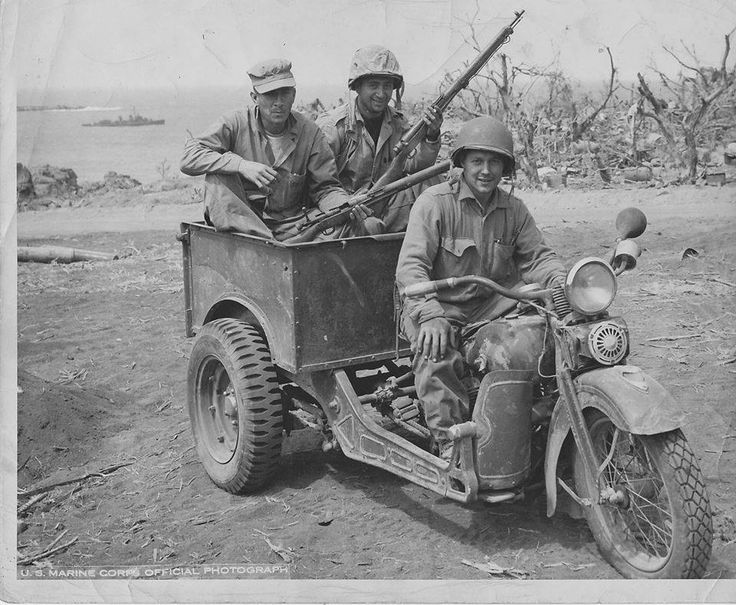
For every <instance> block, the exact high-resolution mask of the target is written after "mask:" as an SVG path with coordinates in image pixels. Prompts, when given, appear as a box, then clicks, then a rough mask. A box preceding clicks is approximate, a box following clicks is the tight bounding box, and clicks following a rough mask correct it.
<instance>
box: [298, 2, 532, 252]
mask: <svg viewBox="0 0 736 605" xmlns="http://www.w3.org/2000/svg"><path fill="white" fill-rule="evenodd" d="M514 15H515V17H514V20H513V21H512V22H511V24H510V25H508V26H506V27H504V28H503V29H502V30H501V31H500V32H499V33H498V35H497V36H496V37H495V38H494V39H493V40H492V41H491V43H490V44H489V45H488V46H487V47H486V48H484V49H483V50H482V51H481V52H480V53H479V54H478V56H477V57H476V58H475V60H474V61H473V62H472V63H471V64H470V65H469V66H468V67H467V68H466V69H465V71H464V72H463V73H462V74H460V76H459V77H458V78H457V79H456V80H455V81H454V82H453V83H452V86H450V88H448V89H447V90H446V91H445V92H443V93H442V94H441V95H440V96H439V97H437V99H436V100H435V101H434V103H432V107H433V108H435V109H436V110H437V111H438V112H439V113H442V112H443V111H444V110H445V109H446V108H447V106H448V105H449V104H450V102H451V101H452V100H453V99H454V98H455V97H456V96H457V94H458V93H459V92H460V91H461V90H463V89H464V88H467V86H468V84H470V80H471V78H473V76H475V75H476V74H477V73H478V72H479V71H480V70H481V69H482V68H483V66H484V65H485V64H486V63H487V62H488V61H489V60H490V58H491V57H492V56H493V55H494V54H495V53H496V51H497V50H498V49H499V48H500V47H501V46H502V45H503V44H505V43H506V42H507V41H508V39H509V38H510V37H511V34H513V33H514V27H516V25H517V24H518V23H519V21H521V18H522V16H523V15H524V11H523V10H522V11H519V12H515V13H514ZM426 132H427V125H426V124H425V123H424V121H423V120H419V121H418V122H417V123H416V124H414V126H412V127H411V128H410V129H409V130H408V131H407V132H406V133H405V134H404V136H403V137H402V138H401V140H400V141H399V142H398V143H396V145H395V146H394V149H393V151H394V159H393V161H392V162H391V164H390V165H389V167H388V169H387V170H386V172H384V173H383V175H382V176H381V178H379V179H378V180H377V181H376V182H375V183H374V184H373V186H372V187H371V188H370V189H369V190H368V191H367V192H366V193H363V194H359V195H356V196H354V197H352V198H351V199H350V201H349V202H347V203H345V204H343V205H342V206H338V207H337V208H335V209H334V210H330V211H329V212H326V213H320V214H316V215H314V216H311V217H308V218H307V219H306V220H305V221H304V222H303V223H301V224H300V225H299V227H298V229H299V233H298V234H297V235H295V236H293V237H291V238H289V239H287V240H285V241H284V243H285V244H300V243H304V242H310V241H312V240H314V238H315V237H317V236H318V235H319V234H320V233H322V232H325V231H328V230H329V229H333V228H335V227H337V226H338V225H342V224H343V223H345V222H346V221H347V220H348V219H349V218H350V213H351V212H352V210H353V208H354V207H355V206H359V205H364V206H370V205H371V204H374V203H377V202H380V201H385V200H386V199H387V198H388V197H391V196H392V195H394V194H396V193H398V192H399V191H403V190H404V189H408V188H409V187H413V186H414V185H416V184H417V183H421V182H422V181H424V180H426V179H429V178H431V177H433V176H436V175H438V174H442V173H443V172H445V171H447V170H449V169H450V166H451V164H450V161H449V160H447V161H444V162H440V163H439V164H435V165H434V166H430V167H429V168H425V169H424V170H420V171H418V172H415V173H414V174H410V175H408V176H405V177H403V178H400V177H401V175H403V174H404V166H405V165H406V160H407V159H408V158H409V154H410V153H411V152H412V151H413V150H414V148H415V147H416V146H417V145H418V144H419V142H420V141H421V140H422V139H423V138H424V136H425V134H426Z"/></svg>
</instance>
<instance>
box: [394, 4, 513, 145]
mask: <svg viewBox="0 0 736 605" xmlns="http://www.w3.org/2000/svg"><path fill="white" fill-rule="evenodd" d="M514 14H515V15H516V16H515V18H514V20H513V21H512V22H511V24H510V25H507V26H506V27H504V28H503V29H502V30H501V31H500V32H499V33H498V35H496V37H495V38H494V39H493V40H492V41H491V43H490V44H489V45H488V46H486V47H485V48H484V49H483V51H481V52H480V54H478V56H477V57H476V58H475V60H474V61H473V62H472V63H471V64H470V65H469V66H468V67H467V68H466V69H465V71H464V72H463V73H462V75H461V76H460V77H458V78H457V79H456V80H455V81H454V82H453V83H452V86H450V88H448V89H447V90H446V91H445V92H444V93H442V94H441V95H440V96H439V97H437V99H436V100H435V102H434V103H432V107H434V108H435V109H437V110H439V111H444V110H445V109H446V108H447V106H448V105H449V104H450V103H451V102H452V100H453V99H454V98H455V96H456V95H457V94H458V93H459V92H460V91H461V90H463V89H464V88H466V87H467V86H468V84H470V79H471V78H472V77H473V76H475V75H476V74H477V73H478V72H479V71H480V70H481V68H482V67H483V66H484V65H485V64H486V63H487V62H488V60H489V59H490V58H491V57H492V56H493V55H494V54H495V53H496V51H497V50H498V49H499V48H500V47H501V46H502V45H503V44H504V43H505V42H506V40H507V39H508V38H509V37H510V36H511V34H513V33H514V27H516V25H517V24H518V23H519V21H521V18H522V17H523V16H524V11H523V10H522V11H517V12H515V13H514ZM424 127H425V124H424V122H423V121H422V120H419V121H417V122H416V123H415V124H414V125H413V126H412V127H411V128H410V129H409V130H408V131H407V132H406V134H404V136H403V137H401V140H400V141H399V142H398V143H396V145H395V146H394V154H397V155H398V154H399V153H401V151H402V150H403V149H404V148H405V147H407V146H408V145H409V144H410V143H411V141H412V140H413V139H414V138H415V137H416V136H417V135H419V133H420V132H421V131H422V129H423V128H424Z"/></svg>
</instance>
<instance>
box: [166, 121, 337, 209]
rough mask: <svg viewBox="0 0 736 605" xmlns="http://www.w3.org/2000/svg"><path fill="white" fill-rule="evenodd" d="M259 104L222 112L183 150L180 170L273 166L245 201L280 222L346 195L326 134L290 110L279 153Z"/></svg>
mask: <svg viewBox="0 0 736 605" xmlns="http://www.w3.org/2000/svg"><path fill="white" fill-rule="evenodd" d="M258 113H259V112H258V108H257V107H251V108H249V109H247V110H242V109H241V110H236V111H233V112H230V113H228V114H226V115H224V116H222V117H221V118H220V119H219V120H218V121H217V122H215V123H214V124H212V125H211V126H210V127H209V128H207V129H206V130H205V131H204V132H203V133H202V134H200V135H199V136H198V137H192V138H190V139H189V140H188V141H187V142H186V145H185V148H184V156H183V158H182V160H181V171H182V172H183V173H184V174H187V175H189V176H198V175H202V174H209V173H219V174H224V175H237V174H239V172H238V167H239V165H240V163H241V162H242V161H243V160H249V161H253V162H260V163H262V164H266V165H267V166H271V167H272V168H273V169H274V170H276V172H277V176H276V178H275V179H274V181H273V182H272V183H271V184H270V186H269V187H267V188H264V189H262V190H259V189H258V187H257V186H256V185H255V183H250V182H249V181H247V180H245V179H243V181H244V182H245V183H246V184H250V185H252V191H250V190H249V191H248V192H247V198H248V200H247V201H248V202H249V203H251V204H252V205H253V206H255V207H256V209H257V210H258V212H259V213H261V214H262V216H263V219H264V220H268V221H270V222H276V223H279V222H281V221H288V220H289V219H293V218H294V217H295V216H297V215H299V214H300V210H301V209H302V208H303V207H307V208H312V207H314V206H316V205H318V206H319V207H320V209H322V210H329V209H331V208H334V207H336V206H339V205H341V204H342V203H344V202H346V201H347V199H348V196H347V194H346V193H345V191H344V190H343V189H342V188H341V187H340V181H339V180H338V178H337V170H336V167H335V160H334V158H333V156H332V152H331V151H330V147H329V145H328V144H327V139H326V138H325V135H324V133H323V132H322V131H321V130H320V129H319V128H317V126H316V125H315V124H314V123H313V122H312V121H311V120H309V119H307V118H305V117H304V116H303V115H301V114H299V113H297V112H294V111H292V112H291V115H290V116H289V118H288V121H287V124H286V129H285V131H284V134H283V138H282V140H281V145H280V147H281V149H280V150H279V151H280V152H281V153H280V155H281V157H280V158H279V159H278V161H277V160H276V158H275V157H274V150H273V148H272V146H271V144H270V142H269V140H268V136H267V135H266V132H265V130H264V129H263V126H262V125H261V122H260V120H259V119H258Z"/></svg>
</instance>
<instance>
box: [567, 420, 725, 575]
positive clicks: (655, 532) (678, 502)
mask: <svg viewBox="0 0 736 605" xmlns="http://www.w3.org/2000/svg"><path fill="white" fill-rule="evenodd" d="M586 418H587V423H588V428H589V431H590V436H591V439H592V442H593V448H594V450H595V452H596V458H597V459H598V460H597V463H598V467H599V468H600V467H601V466H603V470H602V472H601V473H599V477H600V479H601V484H600V485H601V487H603V486H604V485H608V486H612V487H613V490H608V491H607V492H604V493H603V494H602V490H601V487H598V485H597V481H596V479H595V478H593V477H590V476H589V475H588V474H587V473H586V472H585V467H584V464H583V460H582V457H581V455H580V453H579V451H577V450H576V452H575V457H574V460H573V471H574V474H575V485H576V487H577V490H578V495H579V496H580V497H582V498H588V499H589V500H590V502H591V506H586V507H584V514H585V517H586V520H587V522H588V525H589V527H590V529H591V531H592V533H593V536H594V538H595V541H596V542H597V544H598V548H599V550H600V552H601V554H602V555H603V557H604V558H605V559H606V560H607V561H608V562H609V563H610V564H611V565H612V566H613V567H614V568H616V569H617V570H618V571H619V573H621V575H623V576H624V577H626V578H638V579H664V578H701V577H703V574H704V573H705V571H706V567H707V565H708V561H709V559H710V554H711V548H712V541H713V526H712V517H711V508H710V502H709V500H708V495H707V492H706V489H705V483H704V482H703V478H702V474H701V472H700V468H699V467H698V464H697V461H696V460H695V455H694V454H693V452H692V450H691V449H690V446H689V445H688V442H687V440H686V439H685V437H684V435H683V434H682V432H681V431H680V430H679V429H677V430H674V431H669V432H667V433H661V434H657V435H635V434H631V433H628V432H626V431H622V430H617V429H616V427H615V426H614V424H613V423H612V422H611V420H610V419H609V418H608V417H607V416H606V415H605V414H603V413H601V412H600V411H598V410H589V412H588V413H586ZM616 433H617V434H616ZM601 494H602V495H601ZM607 498H608V499H607Z"/></svg>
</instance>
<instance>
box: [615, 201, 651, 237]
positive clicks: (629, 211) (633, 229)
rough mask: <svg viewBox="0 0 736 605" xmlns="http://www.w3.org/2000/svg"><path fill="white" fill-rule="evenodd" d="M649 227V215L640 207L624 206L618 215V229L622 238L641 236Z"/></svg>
mask: <svg viewBox="0 0 736 605" xmlns="http://www.w3.org/2000/svg"><path fill="white" fill-rule="evenodd" d="M646 228H647V217H646V215H645V214H644V213H643V212H642V211H641V210H639V209H638V208H634V207H631V208H624V209H623V210H622V211H621V212H619V213H618V216H617V217H616V231H618V236H619V238H620V239H629V238H632V237H639V236H640V235H641V234H642V233H644V231H645V229H646Z"/></svg>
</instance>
